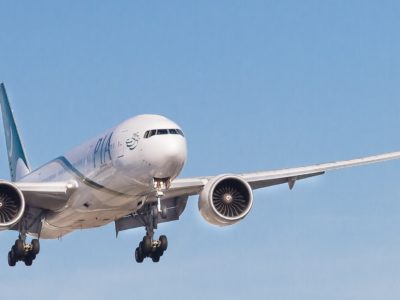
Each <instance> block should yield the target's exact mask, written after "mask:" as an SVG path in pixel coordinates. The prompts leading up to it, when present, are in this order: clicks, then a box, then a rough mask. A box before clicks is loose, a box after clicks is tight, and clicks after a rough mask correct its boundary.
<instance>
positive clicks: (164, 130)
mask: <svg viewBox="0 0 400 300" xmlns="http://www.w3.org/2000/svg"><path fill="white" fill-rule="evenodd" d="M158 134H168V129H157V135H158Z"/></svg>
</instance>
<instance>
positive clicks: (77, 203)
mask: <svg viewBox="0 0 400 300" xmlns="http://www.w3.org/2000/svg"><path fill="white" fill-rule="evenodd" d="M151 130H161V131H159V134H154V131H153V134H154V135H152V136H150V132H151ZM165 130H167V131H165ZM178 132H179V133H178ZM146 133H149V136H148V137H145V134H146ZM186 154H187V148H186V139H185V137H184V136H183V134H182V131H181V129H180V127H179V126H178V125H177V124H176V123H174V122H172V121H171V120H169V119H167V118H165V117H163V116H158V115H140V116H136V117H133V118H131V119H128V120H126V121H125V122H123V123H121V124H119V125H118V126H116V127H114V128H112V129H110V130H107V131H105V132H104V133H102V134H100V135H99V136H97V137H95V138H93V139H91V140H89V141H88V142H86V143H84V144H82V145H80V146H78V147H76V148H74V149H73V150H71V151H69V152H68V153H66V154H65V155H63V156H60V157H58V158H56V159H54V160H52V161H50V162H49V163H47V164H45V165H44V166H42V167H40V168H38V169H37V170H35V171H33V172H32V173H30V174H28V175H26V176H25V177H23V178H22V179H21V180H20V181H21V182H24V181H25V182H50V181H68V180H71V181H75V182H77V184H78V188H77V190H76V191H75V192H74V193H73V194H72V196H71V198H70V199H69V201H68V203H67V204H66V205H63V206H62V207H60V208H59V209H58V210H57V211H53V212H49V213H47V214H46V215H45V218H44V220H43V223H42V231H41V234H40V237H41V238H50V239H51V238H59V237H61V236H63V235H65V234H67V233H69V232H71V231H73V230H75V229H83V228H92V227H98V226H102V225H105V224H107V223H110V222H113V221H114V220H116V219H118V218H121V217H123V216H126V215H128V214H130V213H133V212H135V211H137V210H138V209H140V208H141V207H142V206H143V205H144V204H145V203H146V202H148V201H154V193H155V192H154V191H155V190H154V178H160V179H166V178H168V179H170V180H173V179H174V178H176V177H177V176H178V175H179V173H180V172H181V170H182V168H183V166H184V164H185V161H186Z"/></svg>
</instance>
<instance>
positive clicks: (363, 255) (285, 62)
mask: <svg viewBox="0 0 400 300" xmlns="http://www.w3.org/2000/svg"><path fill="white" fill-rule="evenodd" d="M399 16H400V3H399V2H398V1H394V0H393V1H361V0H360V1H348V0H347V1H307V0H306V1H285V0H284V1H234V0H231V1H107V2H106V1H63V3H61V1H60V2H58V3H54V1H1V0H0V81H4V82H5V84H6V87H7V90H8V93H9V97H10V99H11V101H12V105H13V107H14V110H15V113H16V117H17V120H18V123H19V127H20V130H21V131H22V135H23V137H24V140H25V146H26V149H27V151H28V154H29V158H30V161H31V164H32V165H33V166H35V167H38V166H39V165H41V164H43V163H45V162H46V161H48V160H50V159H52V158H54V157H56V156H57V155H59V154H61V153H63V152H66V151H67V150H68V149H70V148H72V147H73V146H75V145H77V144H79V143H81V142H83V141H84V140H86V139H88V138H90V137H91V136H94V135H96V134H97V133H100V132H102V131H103V130H105V129H107V128H109V127H111V126H114V125H116V124H118V123H119V122H121V121H122V120H124V119H126V118H129V117H131V116H133V115H136V114H141V113H158V114H163V115H166V116H167V117H169V118H171V119H173V120H175V121H176V122H178V123H179V124H180V125H181V126H182V128H183V129H184V131H185V133H186V136H187V139H188V143H189V146H188V147H189V159H188V162H187V164H186V166H185V169H184V171H183V173H182V176H198V175H213V174H220V173H226V172H245V171H256V170H268V169H274V168H283V167H292V166H301V165H306V164H311V163H318V162H326V161H332V160H337V159H350V158H354V157H359V156H363V155H370V154H377V153H382V152H389V151H396V150H399V149H400V136H399V131H400V114H399V112H400V55H399V53H400V36H399V28H400V17H399ZM0 141H1V138H0ZM1 144H2V145H1V147H0V166H2V167H1V168H0V177H1V178H6V179H8V178H9V174H8V164H7V161H6V153H5V146H4V142H3V141H1ZM399 178H400V162H389V163H383V164H380V165H374V166H367V167H360V168H354V169H349V170H343V171H337V172H331V173H328V174H326V175H324V176H321V177H319V178H314V179H311V180H307V181H302V182H299V183H298V184H297V185H296V186H295V188H294V190H293V191H289V190H288V188H287V186H279V187H274V188H269V189H264V190H260V191H257V192H256V193H255V203H254V206H253V210H252V212H251V213H250V215H249V216H248V217H247V218H246V219H245V220H243V221H242V222H241V223H239V224H238V225H235V226H233V227H230V228H224V229H219V228H215V227H212V226H209V225H207V224H206V223H205V221H203V220H202V219H201V216H200V215H199V213H198V210H197V198H196V197H194V198H191V199H190V202H189V204H188V207H187V209H186V211H185V212H184V214H183V216H182V219H181V220H180V221H179V222H173V223H169V224H166V225H161V226H160V228H159V230H158V234H166V235H168V237H169V243H170V244H169V248H168V251H167V252H166V254H165V255H164V256H163V257H162V259H161V262H160V263H159V264H153V263H152V262H150V261H145V262H144V263H143V264H141V265H139V264H136V263H135V262H134V258H133V250H134V249H135V247H136V246H137V243H138V242H139V240H140V239H141V238H142V236H143V234H144V230H142V229H139V230H132V231H130V232H125V233H122V234H121V235H120V237H119V238H118V239H115V234H114V227H113V225H112V224H110V225H109V226H106V227H104V228H99V229H93V230H87V231H80V232H75V233H73V234H71V235H68V236H65V237H64V238H63V239H62V241H42V244H41V246H42V250H41V254H40V255H39V257H38V258H37V260H36V261H35V262H34V265H33V266H32V267H31V268H26V267H25V266H24V265H23V264H18V265H17V267H15V268H14V269H10V268H8V266H7V262H6V255H7V252H8V250H9V248H10V246H11V244H12V243H13V242H14V240H15V238H16V233H15V232H2V233H1V235H0V255H1V257H2V258H1V259H0V275H1V280H0V295H1V298H2V299H12V298H13V299H17V298H18V299H26V298H25V296H26V295H28V296H30V297H31V298H30V299H74V298H75V299H88V298H89V299H90V298H92V299H110V298H111V297H114V298H122V299H134V298H135V299H152V298H155V297H162V296H161V295H165V297H163V299H216V298H217V297H218V298H219V299H229V300H234V299H243V298H247V299H255V298H261V299H364V300H365V299H379V298H380V299H399V297H400V234H399V231H400V186H399ZM158 293H160V294H158Z"/></svg>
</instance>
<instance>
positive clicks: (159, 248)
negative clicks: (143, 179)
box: [135, 180, 168, 263]
mask: <svg viewBox="0 0 400 300" xmlns="http://www.w3.org/2000/svg"><path fill="white" fill-rule="evenodd" d="M154 187H155V189H156V197H157V204H148V205H147V206H146V207H145V208H144V214H143V222H144V224H145V226H146V235H145V236H144V237H143V240H142V241H141V242H140V243H139V246H138V247H137V248H136V250H135V259H136V262H138V263H142V262H143V260H144V259H145V258H146V257H149V258H151V260H152V261H153V262H159V261H160V257H161V256H162V255H163V254H164V252H165V251H166V250H167V248H168V239H167V237H166V236H165V235H161V236H160V237H159V238H158V240H154V231H155V229H157V224H158V220H159V218H160V217H161V218H163V219H165V218H166V217H167V209H166V207H165V206H164V207H163V206H162V205H161V198H162V197H163V196H164V193H163V192H162V189H164V188H166V187H167V183H166V182H165V181H163V180H154Z"/></svg>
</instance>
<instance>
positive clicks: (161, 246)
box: [159, 235, 168, 252]
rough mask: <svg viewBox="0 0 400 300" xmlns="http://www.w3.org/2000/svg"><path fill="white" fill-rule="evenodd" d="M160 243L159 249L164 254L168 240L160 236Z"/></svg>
mask: <svg viewBox="0 0 400 300" xmlns="http://www.w3.org/2000/svg"><path fill="white" fill-rule="evenodd" d="M159 241H160V244H161V245H160V248H161V250H162V252H164V251H165V250H167V248H168V239H167V237H166V236H165V235H161V236H160V238H159Z"/></svg>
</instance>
